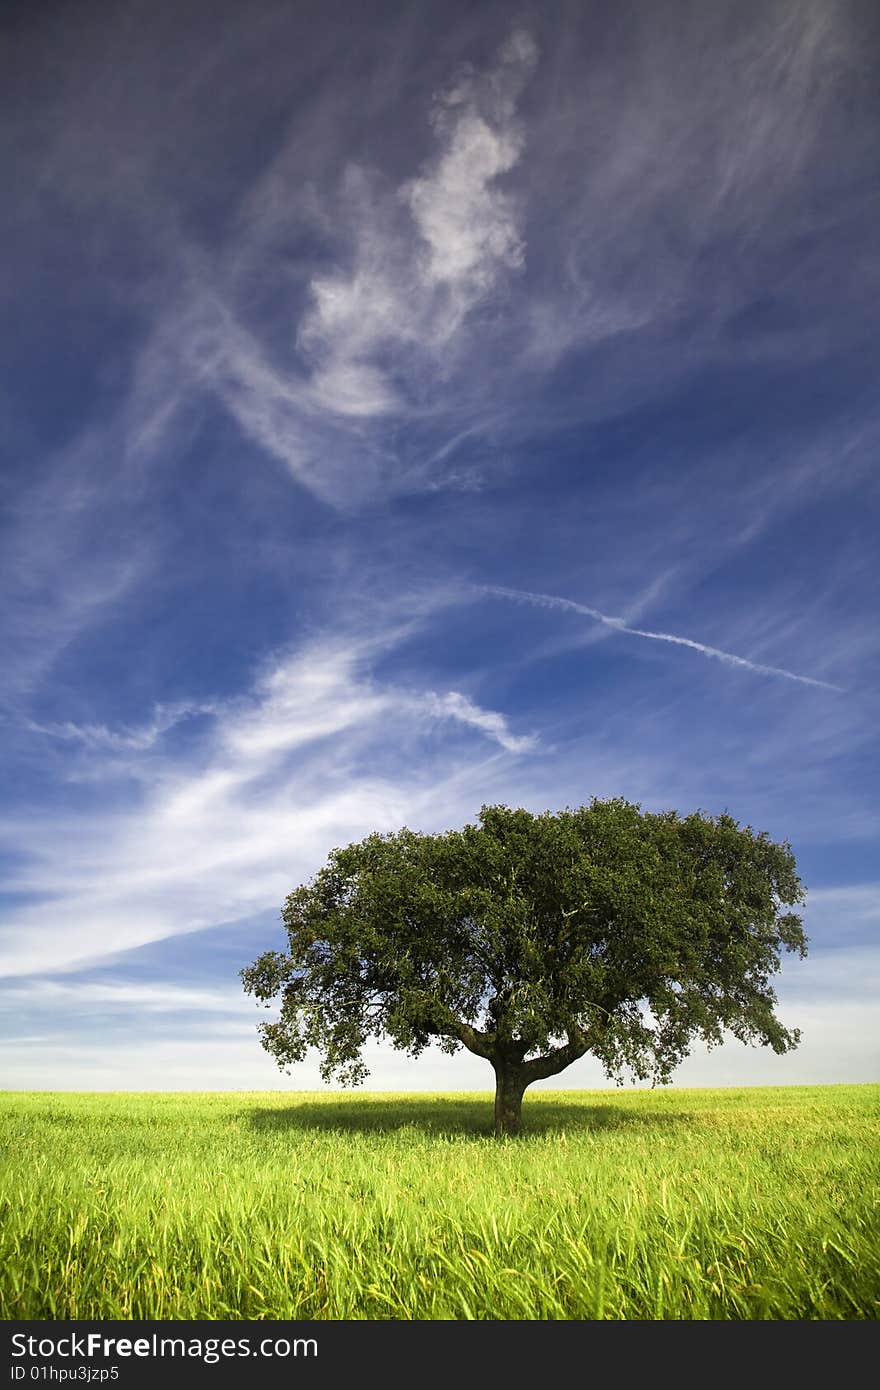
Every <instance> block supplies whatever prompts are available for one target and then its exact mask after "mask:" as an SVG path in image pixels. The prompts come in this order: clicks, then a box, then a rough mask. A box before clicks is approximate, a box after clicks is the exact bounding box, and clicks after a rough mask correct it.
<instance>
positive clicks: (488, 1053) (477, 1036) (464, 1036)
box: [442, 1018, 495, 1062]
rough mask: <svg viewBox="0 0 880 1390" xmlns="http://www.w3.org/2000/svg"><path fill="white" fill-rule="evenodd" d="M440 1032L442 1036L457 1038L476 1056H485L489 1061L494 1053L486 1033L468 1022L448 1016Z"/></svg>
mask: <svg viewBox="0 0 880 1390" xmlns="http://www.w3.org/2000/svg"><path fill="white" fill-rule="evenodd" d="M442 1034H443V1036H444V1037H452V1038H458V1041H459V1042H460V1043H464V1045H465V1047H466V1048H467V1049H468V1051H469V1052H474V1053H476V1055H477V1056H478V1057H485V1058H486V1060H487V1061H489V1062H491V1061H492V1058H493V1057H494V1055H495V1047H494V1045H493V1043H492V1041H491V1039H490V1038H489V1035H488V1033H481V1032H480V1030H479V1028H471V1026H470V1024H469V1023H461V1022H460V1021H459V1020H458V1019H457V1018H450V1019H449V1021H448V1022H447V1023H445V1024H444V1025H443V1028H442Z"/></svg>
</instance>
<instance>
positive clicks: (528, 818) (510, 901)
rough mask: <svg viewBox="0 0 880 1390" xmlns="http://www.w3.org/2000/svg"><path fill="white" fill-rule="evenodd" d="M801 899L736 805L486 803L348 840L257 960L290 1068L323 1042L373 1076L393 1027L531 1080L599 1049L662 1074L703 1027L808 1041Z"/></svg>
mask: <svg viewBox="0 0 880 1390" xmlns="http://www.w3.org/2000/svg"><path fill="white" fill-rule="evenodd" d="M803 897H804V890H803V887H802V885H801V883H800V880H799V878H798V876H797V873H796V871H795V862H794V857H793V854H792V852H791V847H790V846H789V845H788V844H775V843H773V842H772V841H771V840H770V839H769V837H768V836H767V835H766V833H764V832H761V833H756V832H755V831H753V830H752V828H751V827H750V826H747V827H742V826H740V825H739V824H738V823H737V822H736V821H735V820H734V819H733V817H731V816H729V815H726V814H725V815H721V816H718V817H715V818H710V817H707V816H704V815H702V814H700V813H695V814H692V815H688V816H686V817H680V816H679V815H678V814H677V813H676V812H674V811H668V812H663V813H657V814H655V813H649V812H642V811H641V810H640V808H639V807H638V806H637V805H633V804H631V803H629V802H626V801H624V800H620V799H615V800H610V801H598V800H594V801H593V802H591V804H590V805H589V806H581V807H578V808H576V809H574V810H571V809H569V810H565V811H561V812H559V813H556V814H553V813H550V812H546V813H545V814H543V815H532V814H531V813H529V812H528V811H525V810H511V809H509V808H508V807H506V806H484V807H483V809H482V811H481V813H480V816H479V823H478V824H477V825H466V826H465V827H464V828H463V829H461V830H451V831H448V832H447V833H445V834H438V835H422V834H416V833H415V832H413V831H411V830H408V829H403V830H401V831H399V832H398V833H396V834H387V835H380V834H375V835H370V836H368V837H367V838H366V839H365V840H363V841H361V842H360V843H358V844H351V845H348V846H347V847H345V848H342V849H336V850H334V851H333V852H332V853H331V855H330V857H329V860H328V862H327V864H326V865H325V867H324V868H323V869H321V870H320V872H319V873H318V874H317V875H316V877H315V878H314V879H313V880H312V882H311V883H309V884H306V885H304V886H302V887H300V888H297V889H296V891H295V892H293V893H291V895H290V897H289V898H288V899H287V901H286V903H285V905H284V909H283V914H282V918H283V922H284V925H285V927H286V929H287V941H288V946H287V950H286V952H278V951H269V952H266V953H265V954H264V955H262V956H260V958H259V959H258V960H257V961H255V962H254V964H253V965H251V966H249V967H248V968H247V969H245V970H243V971H242V972H241V973H242V979H243V981H244V985H245V988H246V990H248V991H249V992H250V993H252V994H254V995H255V996H256V997H257V999H259V1000H261V1001H262V1002H264V1003H266V1004H269V1003H270V1002H271V1001H273V1000H276V999H279V998H280V1005H281V1008H280V1017H279V1018H278V1019H277V1020H276V1021H275V1022H270V1023H265V1024H263V1025H262V1026H261V1034H262V1041H263V1044H264V1046H265V1047H266V1048H267V1050H268V1051H269V1052H270V1053H271V1054H272V1055H273V1056H274V1057H275V1058H276V1059H277V1061H278V1063H279V1065H280V1066H282V1067H289V1066H290V1065H292V1064H294V1063H296V1062H298V1061H301V1060H302V1059H303V1058H304V1057H305V1055H306V1052H307V1050H308V1049H309V1048H310V1047H313V1048H316V1049H318V1051H319V1053H320V1055H321V1058H322V1072H323V1075H324V1077H325V1079H328V1080H329V1079H331V1078H334V1077H335V1078H337V1079H338V1080H340V1081H342V1082H343V1083H355V1082H358V1081H361V1080H363V1079H364V1077H365V1076H366V1074H367V1071H366V1067H365V1066H364V1063H363V1061H362V1057H361V1053H362V1049H363V1046H364V1043H365V1042H366V1040H367V1038H368V1037H369V1036H370V1035H378V1036H384V1037H386V1038H388V1039H390V1041H391V1042H392V1043H393V1044H394V1045H395V1046H396V1047H398V1048H401V1049H404V1050H406V1051H407V1052H409V1053H410V1054H412V1055H413V1056H417V1055H418V1054H419V1053H420V1052H421V1051H422V1049H423V1048H424V1047H426V1046H427V1044H428V1043H429V1042H430V1041H432V1040H435V1041H439V1043H440V1045H441V1046H442V1047H444V1048H445V1049H446V1050H448V1051H450V1052H453V1051H455V1050H456V1049H457V1048H459V1047H460V1046H462V1045H463V1046H465V1047H467V1048H469V1049H470V1050H471V1051H473V1052H475V1053H477V1054H478V1055H479V1056H482V1057H485V1058H487V1059H488V1060H489V1061H491V1062H492V1063H493V1065H494V1066H495V1069H496V1072H499V1073H500V1070H502V1069H503V1068H505V1067H507V1068H508V1069H511V1068H512V1069H514V1071H515V1073H516V1077H517V1078H518V1079H519V1081H521V1082H522V1085H523V1087H524V1086H527V1085H529V1084H530V1083H531V1082H532V1081H535V1080H540V1079H541V1078H543V1077H547V1076H550V1075H553V1074H555V1073H557V1072H559V1071H561V1070H562V1069H563V1068H564V1067H566V1066H568V1065H569V1064H570V1063H571V1062H572V1061H574V1060H576V1058H578V1057H580V1056H583V1055H584V1053H585V1052H587V1051H589V1052H592V1053H593V1054H594V1055H595V1056H596V1057H598V1058H599V1059H600V1061H601V1062H602V1064H603V1066H604V1068H605V1070H606V1073H607V1074H608V1075H609V1076H611V1077H614V1078H616V1079H618V1080H622V1079H623V1077H624V1075H626V1074H631V1075H633V1076H635V1077H637V1078H640V1079H645V1078H648V1077H653V1078H654V1079H655V1080H657V1081H661V1082H664V1081H667V1080H668V1079H669V1077H670V1075H671V1073H672V1071H673V1069H674V1068H675V1066H676V1065H677V1064H678V1063H679V1062H680V1061H681V1060H682V1058H683V1057H684V1056H686V1055H687V1052H688V1049H689V1046H690V1044H691V1042H692V1040H693V1039H694V1038H700V1039H702V1040H703V1041H704V1042H706V1043H708V1044H709V1045H710V1046H711V1045H713V1044H716V1043H718V1042H720V1041H721V1040H722V1036H723V1034H724V1032H725V1030H726V1031H728V1032H730V1033H732V1034H733V1035H734V1036H736V1037H738V1038H740V1039H741V1040H742V1041H743V1042H759V1043H762V1044H764V1045H766V1046H769V1047H771V1048H773V1050H774V1051H775V1052H779V1053H781V1052H785V1051H787V1050H788V1049H789V1048H792V1047H794V1046H795V1045H796V1043H797V1039H798V1034H797V1032H796V1031H789V1030H787V1029H785V1028H784V1027H783V1026H782V1024H781V1023H780V1022H779V1021H778V1019H777V1018H776V1017H775V1015H774V1012H773V1008H774V1005H775V1003H776V996H775V993H774V991H773V989H772V987H771V977H772V975H773V973H774V972H775V971H776V970H777V969H778V967H779V959H780V952H781V951H783V950H786V951H796V952H799V953H800V954H801V955H802V956H803V955H805V954H806V939H805V937H804V934H803V930H802V925H801V920H800V918H799V917H798V916H797V915H796V914H795V913H793V912H790V911H785V910H783V909H785V908H790V907H793V906H796V905H797V904H798V903H799V902H801V901H802V900H803Z"/></svg>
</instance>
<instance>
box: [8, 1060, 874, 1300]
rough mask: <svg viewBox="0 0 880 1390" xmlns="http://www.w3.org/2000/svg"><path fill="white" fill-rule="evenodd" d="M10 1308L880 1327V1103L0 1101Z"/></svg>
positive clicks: (804, 1090) (121, 1097)
mask: <svg viewBox="0 0 880 1390" xmlns="http://www.w3.org/2000/svg"><path fill="white" fill-rule="evenodd" d="M0 1112H2V1115H3V1138H2V1145H3V1157H2V1169H0V1316H2V1317H3V1318H5V1319H13V1318H81V1319H91V1318H124V1319H132V1318H162V1319H166V1318H167V1319H172V1318H178V1319H187V1318H211V1319H222V1318H247V1319H256V1318H320V1319H325V1318H327V1319H340V1318H368V1319H438V1318H446V1319H450V1318H452V1319H462V1318H464V1319H468V1318H479V1319H496V1318H505V1319H524V1318H529V1319H531V1318H540V1319H549V1318H565V1319H572V1318H580V1319H599V1318H627V1319H645V1318H649V1319H661V1318H726V1319H731V1318H735V1319H738V1318H749V1319H756V1318H825V1319H828V1318H833V1319H839V1318H849V1319H854V1318H876V1317H877V1315H878V1311H880V1303H878V1300H880V1222H878V1216H880V1208H878V1196H880V1183H878V1170H880V1145H878V1137H880V1086H829V1087H793V1088H779V1089H763V1088H762V1089H748V1090H730V1091H679V1090H668V1091H662V1092H644V1091H635V1092H614V1093H611V1092H605V1091H601V1092H558V1091H556V1092H552V1091H543V1092H536V1091H533V1092H531V1093H529V1094H528V1095H527V1097H526V1103H525V1107H524V1120H525V1124H526V1127H527V1133H526V1134H525V1135H524V1136H523V1137H522V1138H520V1139H517V1140H512V1141H503V1142H500V1143H499V1142H498V1141H496V1140H495V1139H494V1138H492V1137H491V1135H490V1134H489V1133H488V1129H489V1125H490V1124H491V1100H490V1098H489V1097H488V1096H474V1095H470V1094H469V1095H458V1096H426V1095H375V1094H373V1095H350V1094H344V1095H335V1094H332V1095H330V1094H321V1095H317V1094H304V1093H289V1094H284V1093H221V1094H209V1095H207V1094H206V1095H194V1094H187V1095H181V1094H149V1095H132V1094H87V1095H82V1094H63V1093H56V1094H49V1093H16V1092H6V1093H4V1094H0Z"/></svg>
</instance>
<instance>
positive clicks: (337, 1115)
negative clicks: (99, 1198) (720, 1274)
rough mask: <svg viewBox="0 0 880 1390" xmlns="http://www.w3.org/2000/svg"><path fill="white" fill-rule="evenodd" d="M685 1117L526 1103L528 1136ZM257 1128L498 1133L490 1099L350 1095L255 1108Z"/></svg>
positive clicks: (543, 1100) (247, 1116) (538, 1100)
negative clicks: (335, 1098) (340, 1097)
mask: <svg viewBox="0 0 880 1390" xmlns="http://www.w3.org/2000/svg"><path fill="white" fill-rule="evenodd" d="M687 1118H688V1117H687V1116H686V1115H684V1114H683V1113H669V1112H663V1113H657V1112H653V1111H638V1110H629V1109H625V1110H624V1109H621V1108H620V1107H618V1106H615V1105H602V1104H601V1103H600V1104H596V1103H595V1102H594V1101H591V1102H590V1103H588V1104H587V1103H585V1104H583V1105H580V1104H578V1102H577V1101H571V1100H553V1099H551V1098H550V1097H549V1096H547V1095H546V1093H545V1094H543V1095H540V1097H538V1096H536V1097H535V1099H534V1101H532V1102H531V1103H530V1100H529V1097H528V1096H526V1098H525V1100H524V1102H523V1127H522V1137H523V1138H529V1137H531V1136H535V1135H544V1134H560V1133H567V1134H575V1133H596V1132H597V1131H608V1130H620V1129H634V1128H645V1127H646V1126H647V1127H650V1128H661V1127H662V1128H668V1127H670V1126H672V1125H675V1124H677V1123H680V1122H681V1121H684V1120H685V1119H687ZM242 1119H244V1120H245V1121H246V1122H247V1123H248V1124H250V1125H251V1126H252V1128H253V1129H255V1130H257V1131H259V1132H260V1133H264V1134H271V1133H284V1132H290V1131H300V1132H302V1131H307V1130H313V1131H314V1130H318V1131H322V1132H324V1133H335V1134H391V1133H394V1132H396V1131H399V1130H416V1131H418V1132H419V1133H421V1134H426V1135H432V1136H434V1137H437V1138H440V1137H445V1138H458V1139H460V1138H473V1139H484V1138H486V1136H487V1135H492V1134H493V1132H494V1109H493V1101H492V1098H491V1097H490V1096H473V1097H471V1096H467V1095H461V1096H454V1097H450V1096H432V1095H419V1094H413V1095H408V1096H396V1097H384V1096H363V1097H361V1096H357V1097H354V1096H351V1097H350V1096H345V1097H344V1098H342V1099H338V1100H322V1099H312V1098H311V1097H309V1098H308V1099H305V1098H303V1099H299V1097H298V1096H296V1095H293V1096H291V1098H290V1101H289V1103H288V1104H286V1105H282V1106H273V1107H272V1108H270V1109H267V1108H265V1107H264V1106H256V1105H254V1106H250V1107H248V1109H247V1110H245V1111H244V1112H243V1114H242Z"/></svg>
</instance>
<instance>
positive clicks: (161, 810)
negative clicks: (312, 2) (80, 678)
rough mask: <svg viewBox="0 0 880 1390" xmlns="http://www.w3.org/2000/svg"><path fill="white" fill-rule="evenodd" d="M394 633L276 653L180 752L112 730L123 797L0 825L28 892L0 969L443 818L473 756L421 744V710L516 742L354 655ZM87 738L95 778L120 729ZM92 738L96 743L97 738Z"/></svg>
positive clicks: (126, 939)
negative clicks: (370, 838) (365, 839)
mask: <svg viewBox="0 0 880 1390" xmlns="http://www.w3.org/2000/svg"><path fill="white" fill-rule="evenodd" d="M398 637H399V631H398V632H397V633H396V634H395V633H390V634H389V633H385V634H384V635H383V636H382V637H380V638H376V639H362V640H360V641H350V642H348V643H345V642H343V641H342V640H329V639H328V640H325V641H323V642H318V643H315V644H313V645H311V646H308V647H305V648H303V649H301V650H299V651H296V652H294V653H292V654H289V655H287V656H285V657H283V658H281V659H278V660H277V661H276V662H275V663H274V664H271V665H269V666H268V667H267V668H266V669H265V670H264V672H263V674H262V675H261V676H260V677H259V679H258V680H257V682H256V683H255V686H254V689H253V691H252V692H251V694H250V695H249V696H247V697H243V698H241V699H238V700H232V701H227V702H225V703H216V704H213V705H211V706H210V707H209V708H210V712H211V715H212V719H211V721H210V723H209V725H208V727H207V728H201V727H200V728H199V729H198V730H197V731H196V732H195V736H194V738H193V742H192V746H191V748H190V751H189V753H188V754H187V755H185V756H184V760H183V761H182V762H181V761H180V755H179V754H177V755H176V757H177V761H175V762H170V761H167V760H165V759H163V757H162V756H161V753H160V752H159V751H157V749H156V748H155V747H154V746H153V743H154V740H152V739H151V738H150V737H148V734H147V733H145V734H144V735H143V737H142V738H141V739H139V737H138V735H137V733H133V732H132V731H131V730H127V731H126V732H125V733H124V734H123V735H120V740H121V746H122V747H123V751H124V755H125V756H124V757H123V759H122V761H121V763H120V767H119V769H118V771H119V773H120V775H121V776H123V777H124V778H126V779H128V784H129V785H130V783H131V780H132V769H133V768H138V757H139V756H140V757H142V758H143V759H144V762H143V763H141V764H140V766H139V774H138V775H139V792H138V793H137V795H135V794H134V793H133V794H132V803H133V804H132V806H131V809H130V810H127V811H126V810H120V809H118V808H117V809H114V810H113V811H112V812H109V811H102V810H100V809H96V810H95V811H94V813H93V814H87V813H83V812H77V813H76V814H71V815H69V816H64V815H55V816H53V815H46V816H43V817H41V818H40V820H39V822H38V823H37V822H35V823H23V822H22V821H21V820H18V821H16V822H14V823H8V824H6V825H0V841H2V842H3V843H4V845H5V848H6V849H7V850H9V851H10V852H11V853H12V854H13V855H14V854H15V853H16V852H19V853H23V852H24V851H25V850H26V851H27V853H26V855H23V857H22V861H21V865H20V867H19V868H18V869H17V870H16V871H11V872H10V873H8V874H7V878H6V883H5V887H6V889H7V891H9V892H12V893H18V894H23V895H26V896H27V895H29V896H32V897H33V898H34V899H35V900H34V901H32V902H29V903H27V902H26V903H25V904H24V905H21V906H19V907H18V908H17V909H12V910H9V911H8V912H7V918H6V923H5V925H4V927H3V929H2V933H0V970H2V972H3V973H5V974H9V975H27V974H30V973H33V972H41V973H43V974H45V973H48V972H51V971H59V970H69V969H74V968H77V967H80V966H82V965H84V964H86V963H95V962H97V961H100V960H102V959H105V958H112V957H114V956H116V955H118V954H119V953H122V952H125V951H127V950H131V949H133V948H135V947H138V946H142V945H145V944H147V943H149V942H151V941H157V940H161V939H163V938H167V937H170V936H174V935H177V934H180V933H185V932H193V931H198V930H201V929H204V928H206V927H211V926H217V925H220V924H221V923H225V922H233V921H237V920H241V919H244V918H247V917H250V916H253V915H254V914H257V913H261V912H263V911H268V910H277V908H278V905H279V903H280V902H281V901H282V900H283V898H284V896H285V895H286V894H287V893H288V892H290V890H291V888H292V887H293V886H295V884H296V883H297V882H300V881H302V880H303V879H304V878H306V877H308V876H309V875H310V874H311V873H313V872H314V871H315V870H316V869H317V868H318V867H319V865H320V863H321V862H322V861H323V859H324V858H325V857H326V854H327V852H328V850H329V849H330V848H332V846H333V845H336V844H344V843H348V842H349V841H351V840H354V839H358V838H360V837H361V836H363V835H364V834H366V833H368V832H369V831H371V830H376V829H381V830H395V829H398V828H399V827H400V826H401V825H403V824H404V823H406V822H407V821H410V820H411V819H412V818H413V817H415V818H416V819H417V820H423V819H424V818H427V819H429V820H430V821H431V823H432V825H442V824H443V823H444V821H446V820H447V818H448V819H450V820H454V821H458V820H462V819H466V818H467V816H469V815H471V814H472V813H473V807H474V804H478V802H479V799H480V796H482V795H483V793H484V792H485V789H486V786H487V785H488V783H487V782H486V780H485V779H486V776H487V771H486V769H487V764H486V762H485V760H484V761H483V762H481V761H480V760H479V759H474V757H473V744H472V742H470V747H469V748H462V747H461V746H460V745H456V746H454V747H453V748H450V744H449V740H448V739H444V738H442V737H441V738H440V740H439V742H438V741H434V740H432V742H431V745H430V746H424V747H423V746H422V745H421V742H420V741H421V739H422V730H423V726H424V721H425V719H426V717H427V718H428V719H429V720H431V721H432V722H433V723H434V724H435V725H436V728H437V731H438V732H439V733H440V734H441V735H442V733H443V729H444V726H446V725H448V724H449V722H450V721H453V722H454V723H455V724H457V725H459V726H463V727H464V728H466V729H469V730H472V731H473V732H474V734H475V735H476V734H479V735H482V736H483V737H485V738H488V739H489V740H491V741H492V742H493V743H495V744H496V745H499V746H500V748H501V750H503V753H499V754H496V755H495V756H497V757H502V756H506V755H509V754H518V753H523V752H525V751H527V750H528V749H530V748H531V747H532V742H531V740H530V739H528V738H517V737H516V736H514V735H513V734H512V733H511V732H510V730H509V728H508V725H507V722H506V720H505V719H504V717H503V716H502V715H501V714H499V713H497V712H495V711H491V710H485V709H482V708H480V707H479V706H478V705H476V704H474V703H473V702H472V701H471V700H469V699H468V698H467V697H465V696H463V695H461V694H460V693H458V692H450V693H449V694H448V695H446V696H444V695H442V694H441V695H438V694H437V693H435V692H433V691H429V692H426V693H424V694H420V693H418V692H415V693H414V692H413V691H412V690H411V689H399V688H397V687H395V686H394V685H390V684H385V685H382V684H380V683H379V682H377V681H376V680H375V679H374V677H373V676H372V675H371V673H370V663H371V662H372V661H373V660H374V659H375V657H376V655H377V654H378V653H379V652H380V651H381V650H383V649H384V648H385V647H387V646H389V645H393V643H394V642H395V641H396V640H397V639H398ZM154 723H155V721H152V722H151V724H150V725H148V726H146V727H147V729H148V730H150V729H151V728H152V727H153V724H154ZM103 743H104V745H105V746H107V749H108V752H107V755H106V758H107V760H106V761H105V763H104V776H103V779H102V780H101V783H100V785H101V787H102V791H105V790H106V787H107V785H108V784H109V783H110V782H111V781H112V779H113V776H114V771H115V768H114V761H113V759H114V757H115V754H116V751H117V746H119V745H117V746H114V743H113V740H112V738H109V737H108V738H106V739H104V740H103ZM417 750H418V751H417ZM91 752H92V757H93V759H97V758H98V757H99V756H100V740H93V744H92V749H91ZM478 786H479V787H480V792H479V794H478V793H476V792H475V788H477V787H478Z"/></svg>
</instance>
